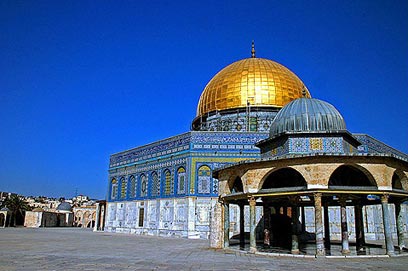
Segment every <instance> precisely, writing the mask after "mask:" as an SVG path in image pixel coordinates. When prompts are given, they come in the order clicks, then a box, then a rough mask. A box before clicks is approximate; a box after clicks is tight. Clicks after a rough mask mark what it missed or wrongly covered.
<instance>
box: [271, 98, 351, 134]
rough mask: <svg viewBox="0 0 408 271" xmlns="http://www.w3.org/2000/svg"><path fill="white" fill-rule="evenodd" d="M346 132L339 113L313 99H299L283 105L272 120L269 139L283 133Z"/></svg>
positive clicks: (327, 104) (332, 107) (320, 101)
mask: <svg viewBox="0 0 408 271" xmlns="http://www.w3.org/2000/svg"><path fill="white" fill-rule="evenodd" d="M344 131H347V129H346V123H345V122H344V119H343V117H342V116H341V114H340V113H339V111H338V110H337V109H336V108H335V107H334V106H333V105H331V104H329V103H327V102H324V101H322V100H318V99H313V98H299V99H296V100H293V101H292V102H290V103H288V104H287V105H285V106H284V107H283V108H282V109H281V110H280V111H279V113H278V114H277V115H276V117H275V119H274V120H273V122H272V124H271V128H270V133H269V136H270V138H274V137H277V136H279V135H281V134H285V133H291V134H293V133H329V132H344Z"/></svg>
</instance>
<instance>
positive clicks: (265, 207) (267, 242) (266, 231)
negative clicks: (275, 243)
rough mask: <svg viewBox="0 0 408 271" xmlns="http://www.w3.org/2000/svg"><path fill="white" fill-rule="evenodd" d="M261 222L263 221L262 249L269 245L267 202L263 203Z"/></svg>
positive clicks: (269, 231) (269, 229) (269, 212)
mask: <svg viewBox="0 0 408 271" xmlns="http://www.w3.org/2000/svg"><path fill="white" fill-rule="evenodd" d="M263 220H264V247H269V246H270V245H271V239H270V238H271V234H270V233H271V208H270V207H269V205H268V203H267V202H264V207H263Z"/></svg>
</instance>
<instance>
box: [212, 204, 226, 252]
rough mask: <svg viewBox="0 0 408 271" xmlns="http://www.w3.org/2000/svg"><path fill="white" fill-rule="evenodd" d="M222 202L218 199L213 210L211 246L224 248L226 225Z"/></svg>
mask: <svg viewBox="0 0 408 271" xmlns="http://www.w3.org/2000/svg"><path fill="white" fill-rule="evenodd" d="M223 216H224V215H223V212H222V204H221V202H220V201H217V202H216V203H215V205H214V209H213V211H212V212H211V219H210V247H212V248H222V247H223V244H224V225H223V223H222V221H223V220H224V219H223Z"/></svg>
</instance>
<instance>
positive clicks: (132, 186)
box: [129, 175, 136, 198]
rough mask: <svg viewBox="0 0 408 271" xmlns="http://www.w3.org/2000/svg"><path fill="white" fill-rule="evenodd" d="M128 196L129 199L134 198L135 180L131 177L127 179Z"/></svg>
mask: <svg viewBox="0 0 408 271" xmlns="http://www.w3.org/2000/svg"><path fill="white" fill-rule="evenodd" d="M129 196H130V197H131V198H135V197H136V179H135V176H133V175H131V176H130V177H129Z"/></svg>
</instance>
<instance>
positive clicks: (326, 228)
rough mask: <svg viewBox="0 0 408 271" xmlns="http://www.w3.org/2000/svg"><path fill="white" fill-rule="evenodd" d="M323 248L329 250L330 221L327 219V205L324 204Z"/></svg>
mask: <svg viewBox="0 0 408 271" xmlns="http://www.w3.org/2000/svg"><path fill="white" fill-rule="evenodd" d="M323 205H324V209H323V210H324V247H325V248H326V249H328V250H330V219H329V204H328V203H327V202H325V203H324V204H323Z"/></svg>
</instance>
